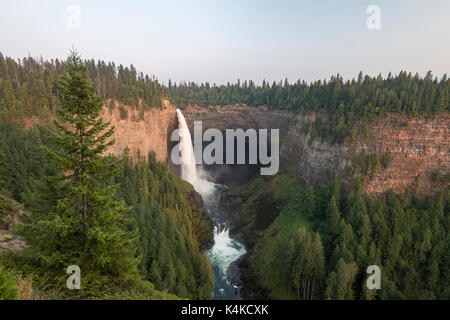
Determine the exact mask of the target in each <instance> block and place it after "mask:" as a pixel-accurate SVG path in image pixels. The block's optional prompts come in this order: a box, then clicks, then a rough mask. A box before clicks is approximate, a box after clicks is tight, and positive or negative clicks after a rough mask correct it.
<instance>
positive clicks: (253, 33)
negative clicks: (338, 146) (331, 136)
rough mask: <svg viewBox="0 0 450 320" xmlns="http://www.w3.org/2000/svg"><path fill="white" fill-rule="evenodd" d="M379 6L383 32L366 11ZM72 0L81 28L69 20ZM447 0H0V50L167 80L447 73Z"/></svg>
mask: <svg viewBox="0 0 450 320" xmlns="http://www.w3.org/2000/svg"><path fill="white" fill-rule="evenodd" d="M371 4H374V5H378V6H379V7H380V8H381V30H369V29H367V27H366V20H367V18H368V15H367V14H366V8H367V7H368V6H369V5H371ZM70 5H77V6H79V7H80V9H81V25H80V29H78V30H71V29H68V28H67V27H66V21H67V19H68V14H67V12H66V10H67V8H68V7H69V6H70ZM449 32H450V1H448V0H417V1H413V0H409V1H407V0H395V1H392V0H379V1H376V0H353V1H351V0H335V1H330V0H328V1H319V0H315V1H313V0H311V1H301V0H297V1H288V0H278V1H265V0H247V1H246V0H240V1H238V0H191V1H187V0H186V1H181V0H179V1H176V0H161V1H148V0H147V1H144V0H142V1H139V0H128V1H118V0H116V1H114V0H108V1H107V0H91V1H77V0H72V1H65V0H63V1H61V0H58V1H56V0H54V1H50V0H48V1H33V0H28V1H26V0H14V1H8V2H6V1H4V0H2V3H1V11H0V51H1V52H2V53H3V54H5V55H7V56H11V57H14V58H19V57H23V56H26V55H28V54H31V55H32V56H34V57H38V56H40V55H42V56H43V57H44V58H46V59H50V58H65V56H66V55H67V52H68V49H69V48H71V47H72V45H74V46H75V47H76V48H78V50H79V51H80V53H81V54H82V56H83V58H94V59H96V60H97V59H102V60H105V61H114V62H116V63H122V64H124V65H129V64H133V65H134V66H135V67H136V68H137V69H138V70H140V71H143V72H144V73H148V74H151V75H155V76H156V77H157V78H158V79H160V80H161V81H167V79H169V78H170V79H172V80H173V81H197V82H202V81H209V82H211V83H213V82H216V83H226V82H227V81H230V82H235V81H236V80H237V79H238V78H240V79H242V80H244V79H252V80H254V81H256V82H261V81H262V79H264V78H265V79H266V80H269V81H273V80H280V79H284V78H286V77H287V78H288V79H289V80H290V81H296V80H297V79H298V78H301V79H304V80H307V81H312V80H316V79H323V78H324V77H327V78H328V77H329V76H330V75H332V74H336V73H340V74H341V75H343V76H344V77H345V78H351V77H355V76H356V75H357V73H358V72H359V70H363V71H364V72H365V73H368V74H371V75H376V74H378V73H382V74H383V75H386V74H387V72H388V71H393V72H394V73H397V72H398V71H400V70H408V71H411V72H413V73H415V72H419V73H420V74H424V73H425V72H426V71H427V70H433V72H434V73H435V74H436V75H439V76H441V75H442V74H443V73H449V71H450V41H449V40H450V39H449V38H450V37H449Z"/></svg>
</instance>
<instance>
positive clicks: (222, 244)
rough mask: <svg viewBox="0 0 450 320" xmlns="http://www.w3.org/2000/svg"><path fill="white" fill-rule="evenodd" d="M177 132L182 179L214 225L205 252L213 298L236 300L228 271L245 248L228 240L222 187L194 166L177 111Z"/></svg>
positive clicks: (188, 138)
mask: <svg viewBox="0 0 450 320" xmlns="http://www.w3.org/2000/svg"><path fill="white" fill-rule="evenodd" d="M177 119H178V129H179V134H180V143H179V149H180V158H181V159H180V160H181V179H183V180H185V181H187V182H189V183H190V184H192V185H193V186H194V189H195V190H196V191H197V192H198V193H200V195H201V196H202V199H203V203H204V206H205V209H206V210H207V212H208V214H209V215H210V216H211V218H212V222H213V224H214V246H213V247H212V248H211V249H210V250H209V251H208V257H209V260H210V262H211V266H212V268H213V271H214V275H215V285H214V296H213V298H214V299H239V298H240V297H239V295H237V294H236V287H235V286H234V284H233V283H231V281H232V278H233V276H232V274H231V273H230V272H229V266H230V264H231V263H232V262H233V261H235V260H236V259H238V258H239V257H240V256H241V255H243V254H245V252H246V251H245V247H244V246H243V245H242V244H241V243H239V242H238V241H237V240H234V239H231V238H230V236H229V229H228V226H227V223H226V222H225V221H224V218H223V212H221V210H220V209H219V198H220V190H223V189H224V188H225V187H224V186H220V185H218V186H217V187H218V188H216V184H215V183H213V182H210V181H208V180H207V179H206V173H205V172H204V171H203V170H202V168H201V167H199V168H197V167H196V164H195V156H194V147H193V145H192V140H191V133H190V132H189V128H188V126H187V124H186V119H184V116H183V113H182V112H181V110H180V109H177Z"/></svg>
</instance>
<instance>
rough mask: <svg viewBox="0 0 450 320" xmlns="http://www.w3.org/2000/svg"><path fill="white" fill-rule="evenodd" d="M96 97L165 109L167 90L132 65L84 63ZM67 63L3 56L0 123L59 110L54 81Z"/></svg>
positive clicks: (0, 71)
mask: <svg viewBox="0 0 450 320" xmlns="http://www.w3.org/2000/svg"><path fill="white" fill-rule="evenodd" d="M83 64H84V65H85V66H86V68H87V74H88V76H89V78H90V80H91V81H92V82H93V83H94V84H95V86H96V88H97V93H98V94H99V95H101V96H103V97H104V98H105V99H114V100H116V101H120V102H121V103H124V104H126V105H130V106H136V107H139V108H143V109H144V110H145V109H147V108H162V106H163V105H162V95H163V94H164V89H163V88H162V87H161V84H160V83H159V82H158V81H157V80H156V78H154V77H149V76H148V75H145V76H144V75H143V74H142V73H138V71H137V70H136V69H135V68H134V67H133V65H131V66H130V67H124V66H123V65H119V66H116V65H115V64H114V62H109V63H106V62H104V61H98V62H95V61H94V60H85V61H83ZM66 65H67V62H66V61H61V60H58V59H55V60H50V61H44V60H43V59H42V58H41V59H35V58H32V57H27V58H23V59H19V60H17V61H15V60H14V59H12V58H9V57H4V56H3V54H2V53H0V119H3V120H16V121H19V120H20V119H22V118H23V117H24V116H28V117H30V116H32V115H35V116H40V117H42V116H46V115H48V114H49V112H52V111H53V110H54V109H55V108H56V107H57V101H58V97H57V94H58V93H57V88H56V84H55V81H56V80H57V79H58V77H59V76H61V75H63V74H64V72H65V70H66Z"/></svg>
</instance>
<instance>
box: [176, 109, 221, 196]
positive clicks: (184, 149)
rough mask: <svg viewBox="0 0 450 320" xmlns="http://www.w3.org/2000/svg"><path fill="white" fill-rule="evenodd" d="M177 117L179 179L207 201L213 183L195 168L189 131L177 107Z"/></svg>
mask: <svg viewBox="0 0 450 320" xmlns="http://www.w3.org/2000/svg"><path fill="white" fill-rule="evenodd" d="M177 119H178V129H179V133H180V144H179V147H180V156H181V159H180V160H181V179H183V180H185V181H187V182H189V183H190V184H192V185H193V186H194V189H195V191H197V192H198V193H200V194H201V195H202V198H203V200H204V201H207V200H208V199H209V198H210V197H211V196H212V194H213V193H214V190H215V184H214V183H212V182H210V181H208V180H207V179H206V174H205V172H204V171H203V170H202V169H201V168H199V169H198V170H197V167H196V164H195V156H194V147H193V145H192V139H191V133H190V132H189V127H188V125H187V123H186V119H184V116H183V113H182V112H181V110H180V109H177Z"/></svg>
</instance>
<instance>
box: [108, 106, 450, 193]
mask: <svg viewBox="0 0 450 320" xmlns="http://www.w3.org/2000/svg"><path fill="white" fill-rule="evenodd" d="M125 107H126V109H127V110H128V113H127V116H126V117H123V116H122V117H121V114H120V110H119V108H118V107H116V108H112V109H111V108H109V107H106V106H105V107H104V108H103V110H102V112H101V116H102V117H103V118H104V119H105V120H107V121H110V122H111V124H112V125H114V126H115V128H116V131H115V134H114V138H115V139H116V144H115V145H114V146H113V147H112V148H111V149H110V150H109V151H110V152H112V153H114V154H117V155H119V154H122V153H123V151H124V149H125V148H126V147H128V148H129V150H130V155H131V156H132V158H134V159H136V158H137V157H138V154H140V155H141V156H146V155H147V154H148V153H149V152H150V151H154V152H155V153H156V157H157V159H158V160H160V161H164V162H166V163H168V164H169V165H170V166H171V168H172V169H174V170H176V167H174V166H173V165H172V164H171V161H170V152H171V149H172V147H173V146H174V144H175V143H174V142H171V140H170V138H171V133H172V131H173V130H174V129H175V128H176V127H177V120H176V106H175V105H173V104H172V103H170V102H169V101H168V100H165V101H164V108H163V109H150V110H147V111H145V112H143V113H142V112H139V111H138V110H137V109H136V108H133V107H129V106H125ZM183 114H184V115H185V118H186V121H187V123H188V126H189V128H190V131H191V132H193V125H194V121H197V120H201V121H202V128H203V131H204V130H206V129H208V128H217V129H219V130H221V131H222V132H224V133H225V130H226V129H237V128H242V129H244V130H246V129H249V128H253V129H279V132H280V170H281V171H283V172H289V173H295V174H296V175H298V176H300V177H301V178H303V179H304V180H305V181H306V182H307V183H309V184H314V183H319V184H323V183H326V182H327V181H329V180H330V179H332V178H333V177H338V178H340V179H345V178H346V168H348V167H349V166H351V165H352V164H353V163H354V162H355V159H356V157H357V155H359V154H360V153H361V151H362V150H364V152H365V153H366V154H371V153H374V152H377V153H379V154H384V153H389V154H390V158H391V160H390V161H389V165H388V166H387V167H386V168H383V169H381V170H377V171H375V172H373V173H372V174H371V176H370V177H369V179H368V183H367V184H366V191H367V192H368V193H370V194H372V195H380V194H383V193H385V192H386V191H388V190H389V189H393V190H394V191H395V192H396V193H402V192H404V191H405V190H406V188H412V189H415V190H417V191H418V192H419V193H423V194H430V193H434V192H435V191H437V190H439V189H440V188H441V187H442V186H441V185H440V184H439V183H436V182H435V181H433V179H432V177H433V174H434V173H435V172H436V171H437V170H439V171H440V172H441V174H444V175H445V174H448V173H450V157H449V153H450V115H449V114H448V113H441V114H434V115H432V116H428V117H425V116H414V117H413V116H406V115H402V114H389V115H386V116H384V117H382V118H379V119H377V120H375V121H373V122H372V123H371V124H370V125H369V127H368V128H367V130H366V131H367V134H366V135H365V136H363V135H360V137H359V138H358V139H356V140H355V141H345V142H344V143H342V144H332V143H329V142H327V141H323V140H321V139H320V138H318V137H316V138H311V136H310V135H309V134H308V133H306V131H305V130H304V126H305V125H306V124H307V123H308V122H311V121H313V120H314V117H315V115H314V114H309V115H301V114H294V113H291V112H288V111H284V110H269V109H267V108H266V107H249V106H245V105H233V106H223V107H222V106H209V107H199V106H196V105H190V106H188V107H187V108H185V109H183Z"/></svg>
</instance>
